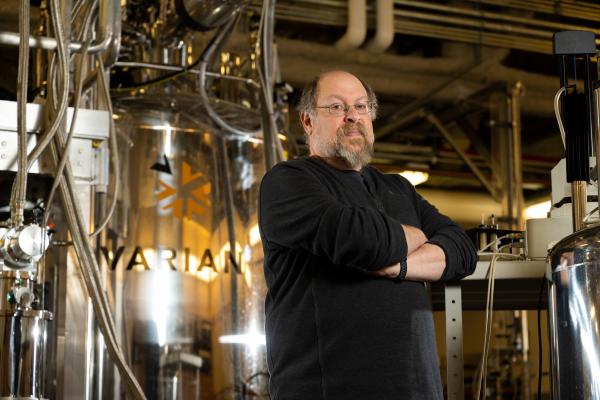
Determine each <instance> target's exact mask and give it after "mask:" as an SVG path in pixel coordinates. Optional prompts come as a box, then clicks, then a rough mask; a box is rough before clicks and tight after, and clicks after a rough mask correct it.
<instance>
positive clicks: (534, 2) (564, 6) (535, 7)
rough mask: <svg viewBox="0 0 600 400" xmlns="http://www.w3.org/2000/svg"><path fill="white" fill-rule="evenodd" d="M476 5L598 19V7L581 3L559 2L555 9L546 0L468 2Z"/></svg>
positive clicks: (477, 0) (478, 0)
mask: <svg viewBox="0 0 600 400" xmlns="http://www.w3.org/2000/svg"><path fill="white" fill-rule="evenodd" d="M468 1H470V2H472V3H477V4H491V5H495V6H501V7H511V8H517V9H520V10H527V11H534V12H541V13H546V14H559V15H562V16H565V17H572V18H581V19H588V20H592V21H597V20H598V19H600V7H598V5H596V4H594V3H592V2H587V3H585V5H582V4H583V3H575V2H569V1H565V0H561V1H560V3H559V4H560V8H559V9H557V4H556V3H555V2H549V1H547V0H468Z"/></svg>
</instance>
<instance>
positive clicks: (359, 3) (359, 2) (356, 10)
mask: <svg viewBox="0 0 600 400" xmlns="http://www.w3.org/2000/svg"><path fill="white" fill-rule="evenodd" d="M366 36H367V0H348V28H347V30H346V33H345V34H344V36H342V37H341V38H340V39H339V40H338V41H337V42H336V43H335V46H336V47H337V48H338V49H340V50H353V49H356V48H358V47H359V46H360V45H361V44H363V42H364V41H365V37H366Z"/></svg>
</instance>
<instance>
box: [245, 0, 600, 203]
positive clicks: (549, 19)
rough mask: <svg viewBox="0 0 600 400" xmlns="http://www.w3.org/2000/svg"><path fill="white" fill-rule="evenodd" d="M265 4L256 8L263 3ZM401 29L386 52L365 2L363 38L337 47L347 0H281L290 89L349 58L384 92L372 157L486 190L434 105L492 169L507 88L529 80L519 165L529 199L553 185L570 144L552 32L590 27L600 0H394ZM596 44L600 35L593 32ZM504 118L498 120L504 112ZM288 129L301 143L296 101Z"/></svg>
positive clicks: (280, 35) (280, 44) (387, 166)
mask: <svg viewBox="0 0 600 400" xmlns="http://www.w3.org/2000/svg"><path fill="white" fill-rule="evenodd" d="M259 3H260V2H254V3H253V4H252V5H251V6H250V8H251V9H254V10H256V11H257V12H258V11H259ZM393 7H394V31H395V33H394V38H393V42H392V43H391V45H390V46H389V48H387V50H385V52H383V53H374V52H372V51H369V50H367V47H368V46H367V43H368V42H369V40H370V39H372V38H373V36H374V35H375V33H376V29H375V27H376V17H375V15H376V2H375V1H368V2H367V27H368V30H367V37H366V39H365V40H364V42H363V44H362V45H361V46H359V47H358V48H356V49H343V50H342V49H340V48H339V46H336V41H338V40H339V39H340V38H341V37H342V36H343V35H344V33H345V32H346V30H347V19H348V2H346V1H314V0H303V1H302V0H298V1H291V0H279V1H277V5H276V12H275V16H276V25H275V39H276V45H277V53H278V57H279V66H280V72H281V77H282V79H283V81H285V82H288V83H289V84H291V85H292V86H293V88H294V92H293V93H292V94H291V95H290V101H291V104H292V105H293V104H295V103H296V102H297V100H298V96H299V93H300V91H301V88H302V86H303V85H304V84H305V83H307V82H308V81H309V80H311V79H312V78H313V77H314V76H315V75H317V74H319V73H320V72H323V71H326V70H330V69H344V70H348V71H350V72H353V73H355V74H357V75H358V76H360V77H361V78H363V79H364V80H366V81H367V82H369V83H370V84H371V85H372V87H373V88H374V90H375V92H376V93H377V95H378V98H379V101H380V113H379V117H378V119H377V120H376V121H375V131H376V135H377V141H376V146H375V159H374V162H375V164H377V165H378V166H379V167H380V168H382V169H384V170H388V171H399V170H403V169H421V170H427V171H429V173H430V179H429V181H428V182H426V183H425V184H424V187H430V188H441V189H444V190H456V191H465V190H468V191H475V192H477V191H481V192H485V189H484V188H483V186H482V185H481V183H480V182H479V181H478V180H477V179H476V177H475V175H474V174H473V172H472V171H471V169H470V168H469V167H467V166H466V165H465V163H464V162H463V161H462V160H461V158H460V157H459V156H458V155H457V152H456V151H455V150H454V149H453V147H452V146H450V145H449V142H448V140H446V139H445V138H444V137H443V136H442V135H441V134H440V131H439V129H437V128H436V127H435V126H434V125H433V124H432V123H431V121H428V120H427V119H426V118H424V117H423V115H426V114H427V113H430V114H432V115H434V116H435V117H436V118H437V119H438V120H439V121H440V122H441V124H442V125H443V127H444V128H446V130H447V132H448V133H449V134H450V135H451V137H452V138H453V139H454V141H455V142H456V143H457V145H458V146H459V147H460V148H461V149H462V150H464V152H465V153H466V154H467V155H468V156H469V158H470V160H472V162H473V164H475V165H476V166H477V167H478V168H479V169H480V170H481V171H482V173H483V175H485V176H486V177H488V178H493V177H492V176H491V175H492V171H491V168H490V162H489V160H490V157H493V156H498V154H496V153H497V150H496V149H495V147H494V146H492V136H493V135H494V134H495V133H494V132H495V131H494V129H497V127H498V123H499V121H498V114H499V109H501V108H502V107H505V103H503V101H502V99H503V97H502V96H503V94H504V95H505V94H507V93H510V92H511V90H512V89H513V88H514V85H515V84H516V83H517V82H518V81H519V82H521V84H522V88H523V90H522V96H521V97H520V98H519V101H520V103H521V107H520V110H521V122H522V134H521V135H522V161H523V162H522V166H523V176H524V179H523V187H524V191H525V196H526V199H531V198H536V197H540V196H544V195H547V194H548V193H549V189H550V169H551V168H552V167H553V166H554V165H555V164H556V162H557V161H558V160H559V159H560V157H562V155H563V146H562V142H561V139H560V135H559V131H558V127H557V124H556V121H555V117H554V110H553V98H554V95H555V93H556V91H557V89H558V87H559V80H558V68H557V63H556V61H555V59H554V57H553V56H552V54H551V52H552V34H553V32H556V31H560V30H574V29H581V30H593V31H594V32H596V34H597V37H600V26H599V24H598V21H600V5H599V4H597V3H595V2H591V1H590V2H587V1H577V2H574V1H546V0H522V1H521V0H510V1H506V0H454V1H444V0H439V1H433V0H423V1H408V0H406V1H404V0H395V1H394V5H393ZM598 42H599V43H600V41H598ZM500 122H501V121H500ZM289 130H290V133H291V136H292V137H293V138H294V139H295V142H296V144H297V148H298V152H299V153H300V154H302V153H305V152H306V147H305V146H304V141H303V134H302V131H301V127H300V124H299V122H298V119H297V116H296V113H295V112H292V113H291V118H290V127H289Z"/></svg>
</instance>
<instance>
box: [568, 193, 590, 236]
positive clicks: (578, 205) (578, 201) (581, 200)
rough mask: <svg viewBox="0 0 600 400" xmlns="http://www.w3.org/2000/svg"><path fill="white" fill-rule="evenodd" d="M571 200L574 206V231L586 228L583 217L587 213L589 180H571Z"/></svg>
mask: <svg viewBox="0 0 600 400" xmlns="http://www.w3.org/2000/svg"><path fill="white" fill-rule="evenodd" d="M571 201H572V206H573V207H572V208H573V231H574V232H577V231H580V230H581V229H583V228H584V223H583V219H584V218H585V214H586V205H587V182H586V181H573V182H571Z"/></svg>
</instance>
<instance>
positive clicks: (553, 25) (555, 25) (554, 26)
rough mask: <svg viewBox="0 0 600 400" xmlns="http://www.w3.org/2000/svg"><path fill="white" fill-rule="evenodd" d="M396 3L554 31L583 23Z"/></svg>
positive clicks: (578, 27)
mask: <svg viewBox="0 0 600 400" xmlns="http://www.w3.org/2000/svg"><path fill="white" fill-rule="evenodd" d="M395 3H396V4H398V5H407V6H410V7H415V8H422V9H425V10H433V11H442V12H448V13H453V14H459V15H466V16H472V17H475V18H476V19H480V18H486V19H495V20H498V21H505V22H509V23H519V24H524V25H531V26H538V27H541V28H548V29H549V30H550V31H552V32H556V31H566V30H581V29H582V27H581V25H571V24H563V23H559V22H550V21H544V20H537V19H534V18H525V17H518V16H515V15H506V14H501V13H498V12H490V11H484V10H477V9H474V8H464V7H453V6H448V5H442V4H437V3H429V2H424V1H415V0H396V1H395ZM585 30H589V31H593V32H594V33H596V34H600V30H598V29H593V28H588V27H586V28H585Z"/></svg>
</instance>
